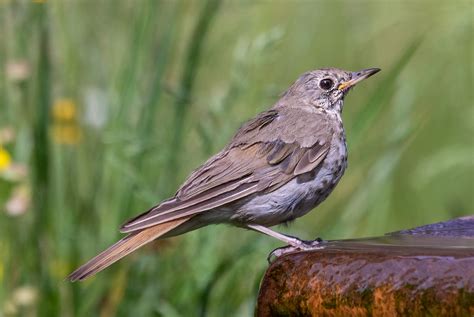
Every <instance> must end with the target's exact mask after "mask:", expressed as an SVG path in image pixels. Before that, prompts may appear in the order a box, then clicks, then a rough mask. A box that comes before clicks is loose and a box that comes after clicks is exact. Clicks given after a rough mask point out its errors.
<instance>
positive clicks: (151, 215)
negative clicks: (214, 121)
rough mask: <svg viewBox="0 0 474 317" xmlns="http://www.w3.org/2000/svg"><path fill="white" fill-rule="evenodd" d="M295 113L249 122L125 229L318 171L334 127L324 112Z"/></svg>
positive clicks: (269, 114)
mask: <svg viewBox="0 0 474 317" xmlns="http://www.w3.org/2000/svg"><path fill="white" fill-rule="evenodd" d="M292 111H293V113H292V115H291V116H289V115H288V113H285V112H283V111H281V110H280V111H277V110H275V109H272V110H268V111H266V112H263V113H261V114H260V115H259V116H257V117H256V118H254V119H253V120H251V121H249V122H248V123H247V124H245V125H244V126H243V127H242V128H241V129H240V130H239V131H238V132H237V134H236V135H235V137H234V138H233V139H232V142H231V143H230V144H229V145H228V146H227V147H226V148H225V149H224V150H223V151H222V152H220V153H218V154H216V155H215V156H213V157H212V158H210V159H209V160H208V161H207V162H206V163H205V164H204V165H202V166H201V167H199V168H198V169H197V170H195V171H194V172H193V173H192V174H191V175H190V176H189V178H188V179H187V180H186V182H185V183H184V184H183V185H182V186H181V188H180V189H179V190H178V192H177V193H176V195H175V196H174V197H173V198H172V199H170V200H167V201H164V202H162V203H161V204H159V205H157V206H155V207H153V208H152V209H150V210H149V211H147V212H145V213H143V214H141V215H139V216H137V217H135V218H133V219H131V220H129V221H128V222H127V223H125V224H124V225H123V226H122V227H121V231H122V232H133V231H136V230H140V229H143V228H147V227H150V226H154V225H157V224H161V223H164V222H168V221H172V220H175V219H179V218H183V217H189V216H192V215H196V214H198V213H201V212H203V211H207V210H211V209H213V208H216V207H219V206H223V205H225V204H228V203H230V202H233V201H235V200H238V199H240V198H243V197H246V196H249V195H251V194H254V193H257V192H267V191H272V190H275V189H276V188H278V187H280V186H282V185H284V184H286V183H287V182H288V181H290V180H291V179H292V178H294V177H296V176H298V175H300V174H304V173H306V172H310V171H312V170H313V169H315V168H316V167H317V166H318V165H319V164H320V163H321V162H322V161H323V159H324V158H325V156H326V154H327V153H328V151H329V146H330V143H331V142H330V141H331V138H332V130H331V128H330V125H329V124H328V123H327V120H326V119H325V117H324V116H323V115H321V114H318V113H314V112H313V113H303V114H300V115H297V114H296V115H295V111H297V110H296V109H292ZM285 116H286V117H285ZM292 118H293V119H292ZM288 125H291V126H292V127H291V128H289V126H288Z"/></svg>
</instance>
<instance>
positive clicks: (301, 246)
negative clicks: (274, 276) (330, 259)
mask: <svg viewBox="0 0 474 317" xmlns="http://www.w3.org/2000/svg"><path fill="white" fill-rule="evenodd" d="M247 228H249V229H252V230H254V231H258V232H261V233H263V234H266V235H268V236H271V237H274V238H276V239H278V240H281V241H283V242H285V243H287V244H288V246H286V247H280V248H276V249H275V250H273V251H272V252H271V253H270V254H269V255H268V258H267V260H268V262H271V258H272V257H273V256H275V257H279V256H282V255H283V254H286V253H289V252H294V251H297V250H314V249H320V248H321V242H322V240H321V239H320V238H317V239H315V240H313V241H306V240H300V239H298V238H295V237H292V236H288V235H285V234H282V233H279V232H276V231H273V230H271V229H269V228H267V227H264V226H260V225H254V224H248V225H247Z"/></svg>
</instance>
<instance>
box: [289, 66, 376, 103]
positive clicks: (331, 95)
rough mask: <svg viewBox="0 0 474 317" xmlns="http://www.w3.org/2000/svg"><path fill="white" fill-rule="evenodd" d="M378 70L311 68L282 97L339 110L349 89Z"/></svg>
mask: <svg viewBox="0 0 474 317" xmlns="http://www.w3.org/2000/svg"><path fill="white" fill-rule="evenodd" d="M379 71H380V69H379V68H367V69H363V70H360V71H358V72H350V71H345V70H341V69H337V68H322V69H317V70H313V71H310V72H307V73H304V74H303V75H301V76H300V77H299V78H298V79H297V80H296V82H295V83H294V84H293V85H292V86H291V87H290V88H289V89H288V91H286V92H285V94H284V95H283V98H291V99H293V100H295V101H296V102H297V103H300V105H303V106H313V107H317V108H323V109H326V110H330V111H337V112H341V111H342V106H343V100H344V97H345V95H346V94H347V93H348V92H349V90H350V89H351V88H352V87H354V86H355V85H356V84H357V83H359V82H361V81H362V80H364V79H366V78H368V77H370V76H372V75H374V74H375V73H377V72H379Z"/></svg>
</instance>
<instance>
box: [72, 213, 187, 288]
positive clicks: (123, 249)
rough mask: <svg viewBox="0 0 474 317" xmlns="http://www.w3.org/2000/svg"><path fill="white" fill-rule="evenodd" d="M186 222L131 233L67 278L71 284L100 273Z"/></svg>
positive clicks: (174, 222) (179, 220)
mask: <svg viewBox="0 0 474 317" xmlns="http://www.w3.org/2000/svg"><path fill="white" fill-rule="evenodd" d="M187 220H189V218H182V219H177V220H174V221H170V222H166V223H162V224H159V225H156V226H153V227H149V228H146V229H143V230H140V231H137V232H133V233H131V234H129V235H127V236H126V237H125V238H123V239H121V240H119V241H117V242H116V243H115V244H113V245H111V246H110V247H109V248H108V249H106V250H105V251H103V252H102V253H100V254H99V255H97V256H95V257H94V258H92V259H91V260H89V262H87V263H86V264H84V265H82V266H81V267H80V268H78V269H77V270H75V271H74V272H72V273H71V274H70V275H69V276H68V277H67V278H68V279H69V280H70V281H72V282H74V281H82V280H84V279H86V278H88V277H89V276H91V275H94V274H96V273H98V272H100V271H102V270H103V269H105V268H106V267H108V266H109V265H112V264H113V263H115V262H117V261H118V260H120V259H121V258H123V257H124V256H126V255H127V254H129V253H131V252H133V251H135V250H136V249H138V248H139V247H141V246H142V245H144V244H146V243H148V242H151V241H153V240H155V239H156V238H158V237H160V236H162V235H164V234H165V233H167V232H169V231H170V230H172V229H174V228H176V227H177V226H179V225H181V224H183V223H184V222H186V221H187Z"/></svg>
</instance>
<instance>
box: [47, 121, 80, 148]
mask: <svg viewBox="0 0 474 317" xmlns="http://www.w3.org/2000/svg"><path fill="white" fill-rule="evenodd" d="M53 138H54V141H55V142H56V143H59V144H69V145H74V144H76V143H78V142H79V141H80V140H81V130H80V129H79V127H78V126H77V124H75V123H72V124H55V125H54V126H53Z"/></svg>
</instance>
